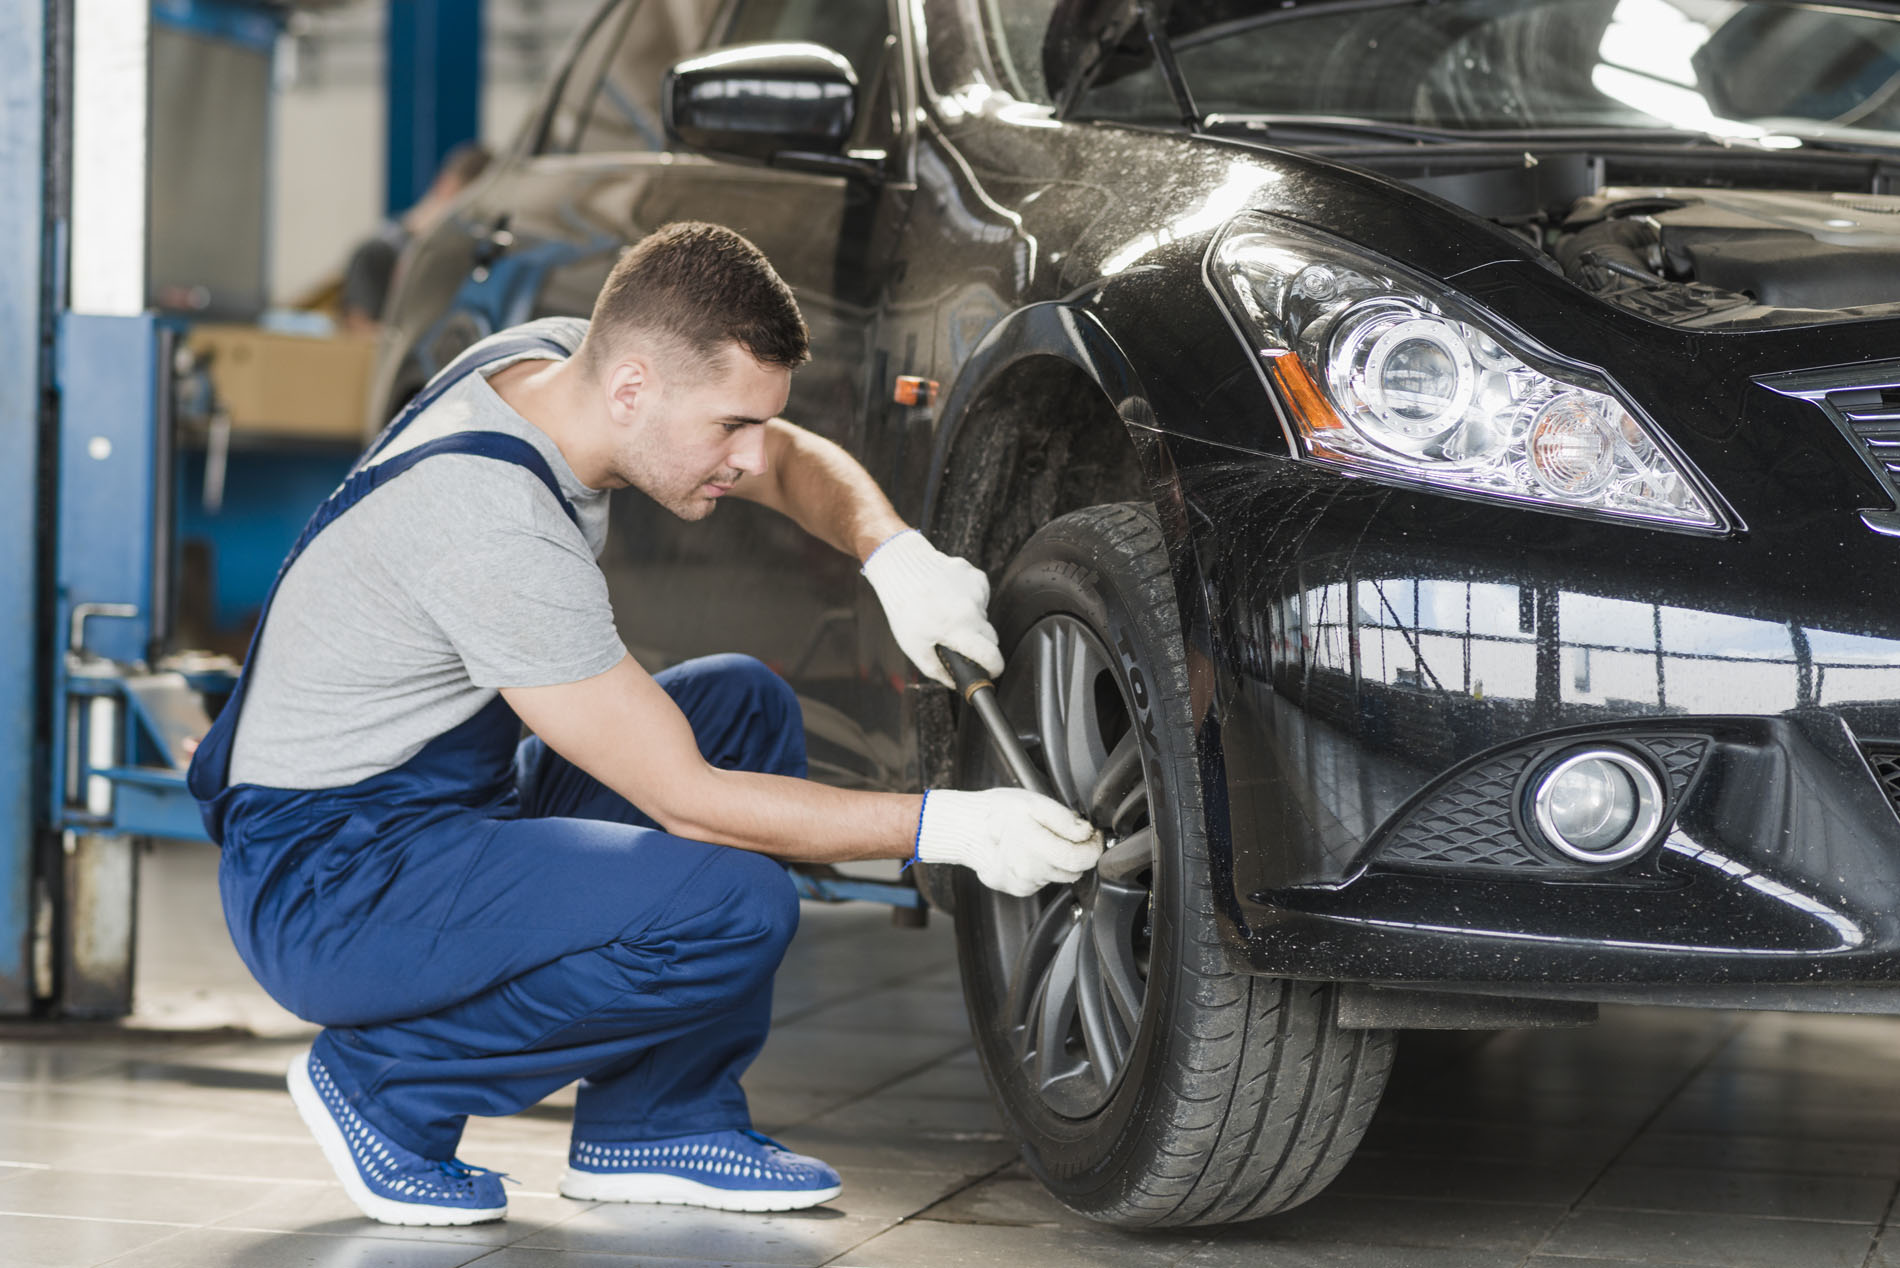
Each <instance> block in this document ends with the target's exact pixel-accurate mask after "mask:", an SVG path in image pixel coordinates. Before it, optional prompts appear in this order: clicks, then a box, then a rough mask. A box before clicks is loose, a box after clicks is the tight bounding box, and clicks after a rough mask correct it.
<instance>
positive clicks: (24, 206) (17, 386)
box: [0, 0, 49, 1015]
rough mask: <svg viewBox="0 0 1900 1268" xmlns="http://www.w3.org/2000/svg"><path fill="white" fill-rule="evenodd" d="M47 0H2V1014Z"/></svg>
mask: <svg viewBox="0 0 1900 1268" xmlns="http://www.w3.org/2000/svg"><path fill="white" fill-rule="evenodd" d="M48 8H49V6H48V4H47V3H46V0H0V30H4V31H6V32H8V34H7V37H6V38H5V39H3V40H0V189H4V190H6V191H7V194H6V197H4V198H0V1015H7V1014H19V1013H24V1012H26V1011H27V1010H28V1009H29V1008H31V1006H32V1004H33V995H34V989H33V988H34V983H33V980H32V977H33V975H32V971H31V970H32V943H33V910H34V904H33V900H32V896H33V848H34V831H35V825H36V823H37V820H38V816H37V814H36V813H35V810H36V806H35V802H34V795H35V792H36V790H37V787H38V780H37V778H36V771H35V766H36V765H37V762H38V760H39V753H40V745H39V735H38V726H37V721H38V715H39V691H40V685H41V680H42V676H43V675H42V672H41V671H42V668H43V666H42V663H41V657H40V648H39V645H38V638H39V631H40V618H41V617H42V615H43V614H42V613H41V612H40V582H39V550H40V520H41V512H40V465H41V443H42V434H41V390H42V386H43V384H42V379H41V376H42V373H43V371H44V365H45V359H44V355H43V353H44V349H45V344H44V339H45V332H46V325H45V319H46V312H45V307H44V298H45V291H46V288H45V278H44V273H45V256H46V197H47V191H46V172H47V163H48V159H47V155H46V153H45V137H46V127H47V113H48V112H47V96H48V93H47V82H46V66H47V63H48V57H47V49H48V25H47V12H48Z"/></svg>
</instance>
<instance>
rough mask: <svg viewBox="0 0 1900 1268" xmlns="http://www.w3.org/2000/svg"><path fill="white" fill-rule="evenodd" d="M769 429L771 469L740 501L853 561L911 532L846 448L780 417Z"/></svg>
mask: <svg viewBox="0 0 1900 1268" xmlns="http://www.w3.org/2000/svg"><path fill="white" fill-rule="evenodd" d="M766 426H767V427H768V428H770V429H771V434H770V435H769V437H768V452H769V453H770V455H771V467H770V469H769V470H768V471H767V473H766V475H765V476H764V477H762V478H761V479H759V480H758V481H756V482H754V481H750V480H746V481H741V482H740V484H739V485H738V487H737V488H736V489H734V491H733V492H734V493H735V494H736V495H737V496H739V497H744V498H747V499H749V500H751V501H754V502H758V503H760V504H761V505H764V506H769V507H771V508H772V509H773V510H775V511H778V512H780V513H781V514H784V515H786V516H789V517H790V518H791V519H792V520H793V521H794V522H795V523H797V524H798V526H799V527H800V528H802V529H804V530H805V531H806V532H808V533H810V534H811V535H812V536H813V537H816V538H818V539H819V540H820V541H823V542H826V543H828V544H829V545H831V546H833V547H835V548H836V549H838V550H841V551H843V552H844V553H845V554H847V555H850V556H851V557H852V558H853V559H859V560H862V559H864V558H866V557H867V556H869V555H870V553H871V552H872V551H874V550H876V549H877V547H878V545H879V543H881V542H883V541H885V540H886V539H888V538H889V537H890V536H891V535H892V534H894V533H901V532H902V531H904V529H905V528H907V527H909V525H907V524H905V523H904V521H903V519H902V518H900V517H899V516H898V514H897V511H896V509H895V508H894V507H892V506H891V502H890V499H889V498H887V497H885V496H884V491H883V490H882V489H880V488H878V485H877V481H876V480H874V479H872V477H871V473H870V472H868V471H866V470H865V469H864V468H863V466H861V465H860V464H859V463H858V460H857V459H855V458H853V457H852V456H851V455H850V454H848V453H846V452H845V451H844V450H843V449H842V448H840V447H839V446H837V445H835V444H833V443H832V442H830V441H829V440H826V439H825V438H824V437H823V436H818V435H814V434H813V433H811V432H808V431H806V430H805V429H804V428H802V427H799V426H797V425H796V424H793V423H788V422H786V421H785V420H784V419H782V418H775V419H772V420H771V421H770V422H769V423H767V424H766Z"/></svg>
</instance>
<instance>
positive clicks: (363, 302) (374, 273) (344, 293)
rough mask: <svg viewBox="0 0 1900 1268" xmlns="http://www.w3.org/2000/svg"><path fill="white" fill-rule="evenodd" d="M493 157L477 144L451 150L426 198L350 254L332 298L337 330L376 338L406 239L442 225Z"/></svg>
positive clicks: (385, 223) (388, 221)
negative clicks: (333, 299)
mask: <svg viewBox="0 0 1900 1268" xmlns="http://www.w3.org/2000/svg"><path fill="white" fill-rule="evenodd" d="M492 157H493V156H492V155H491V154H489V152H488V149H487V147H485V146H483V145H482V144H481V142H479V141H464V142H462V143H461V144H460V145H458V146H456V147H455V148H454V149H452V150H450V151H449V152H448V153H447V154H446V155H444V156H443V158H442V165H441V166H440V167H439V168H437V169H436V173H435V179H434V180H433V181H431V182H430V183H429V189H428V192H427V193H425V194H423V196H422V197H421V198H420V199H418V200H417V202H416V204H415V206H413V207H411V208H409V210H407V211H405V212H403V213H402V214H401V215H399V216H393V217H391V218H390V219H388V220H385V221H384V222H383V223H382V225H381V226H379V227H378V228H377V230H376V232H375V233H374V234H372V235H371V236H370V237H369V238H367V239H365V240H364V241H363V242H362V243H360V244H359V245H358V246H357V248H356V249H355V250H354V251H352V252H351V253H350V262H349V264H348V265H346V266H345V267H344V270H343V282H342V288H341V293H340V295H339V296H338V297H337V311H338V317H339V320H338V325H339V326H340V327H341V328H342V329H344V330H347V331H349V332H351V333H353V334H365V335H373V334H375V333H376V331H377V329H378V328H379V327H380V326H381V324H382V319H383V306H384V304H386V303H387V302H388V300H389V289H390V282H391V280H392V279H393V278H394V277H395V275H396V259H397V257H399V256H400V255H401V254H402V249H403V248H404V247H405V246H407V245H409V241H410V239H412V238H416V237H420V236H421V235H423V234H425V233H427V232H429V230H431V229H433V228H435V226H436V225H438V224H440V223H441V222H442V218H443V217H444V216H446V215H448V212H449V208H450V207H452V206H453V205H454V204H455V200H456V199H457V198H459V197H460V196H461V194H462V191H463V190H465V189H467V188H468V187H469V186H470V185H472V184H474V183H475V179H476V177H478V176H480V175H481V174H482V172H483V170H484V169H486V168H487V166H488V162H489V159H490V158H492Z"/></svg>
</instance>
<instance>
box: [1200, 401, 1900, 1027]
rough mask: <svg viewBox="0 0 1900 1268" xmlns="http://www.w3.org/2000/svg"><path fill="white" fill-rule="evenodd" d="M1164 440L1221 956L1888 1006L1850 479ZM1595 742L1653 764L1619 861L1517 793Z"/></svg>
mask: <svg viewBox="0 0 1900 1268" xmlns="http://www.w3.org/2000/svg"><path fill="white" fill-rule="evenodd" d="M1169 447H1170V451H1171V457H1172V459H1173V461H1174V464H1175V467H1176V470H1177V471H1179V472H1180V476H1181V487H1182V489H1183V490H1184V492H1185V497H1186V509H1187V510H1188V512H1189V513H1188V514H1187V515H1186V516H1185V517H1184V518H1185V522H1186V525H1187V533H1186V538H1185V541H1184V543H1183V545H1184V546H1185V547H1186V550H1185V551H1184V552H1183V553H1184V556H1185V557H1186V566H1185V567H1182V568H1181V569H1180V570H1179V571H1180V572H1181V573H1182V574H1183V575H1185V576H1188V577H1192V578H1193V582H1194V585H1195V586H1196V587H1197V588H1198V591H1199V593H1198V595H1196V596H1195V598H1196V600H1197V601H1195V602H1190V603H1189V604H1187V605H1186V606H1187V607H1188V608H1189V609H1190V611H1191V612H1196V613H1198V615H1193V616H1190V619H1189V625H1190V630H1189V635H1190V641H1191V645H1192V646H1194V647H1196V649H1197V650H1198V651H1199V652H1201V653H1202V654H1203V655H1204V656H1205V661H1204V669H1203V678H1204V680H1205V681H1206V682H1207V683H1208V684H1209V686H1208V690H1207V692H1206V699H1207V701H1208V704H1207V707H1206V709H1205V711H1204V714H1203V718H1202V723H1201V740H1202V745H1203V751H1204V754H1205V756H1206V759H1207V760H1206V762H1205V764H1204V771H1205V772H1206V773H1207V775H1208V776H1209V778H1210V781H1211V782H1218V784H1219V788H1218V789H1217V790H1210V791H1213V792H1214V793H1215V795H1212V796H1210V798H1209V801H1210V806H1211V807H1213V810H1212V812H1211V813H1210V815H1209V827H1210V830H1211V832H1212V834H1213V838H1214V847H1215V855H1216V858H1217V860H1218V862H1217V869H1218V870H1220V871H1221V872H1223V873H1225V876H1224V879H1225V880H1226V881H1227V884H1226V885H1224V886H1223V894H1224V896H1225V897H1226V898H1228V899H1229V900H1230V901H1228V903H1227V904H1226V907H1225V911H1224V917H1225V923H1226V931H1227V934H1228V938H1229V945H1230V950H1231V951H1232V952H1233V953H1234V955H1235V956H1236V958H1237V960H1238V961H1240V962H1242V963H1245V964H1246V965H1247V966H1249V967H1250V968H1251V969H1252V970H1253V971H1255V972H1258V973H1262V974H1270V975H1274V976H1285V977H1298V978H1311V979H1325V980H1343V981H1363V982H1380V983H1414V984H1432V985H1434V986H1446V985H1459V986H1462V987H1464V988H1466V989H1483V990H1492V991H1495V992H1496V993H1504V994H1527V995H1535V994H1548V995H1559V996H1569V997H1581V998H1600V999H1617V998H1664V997H1669V998H1672V999H1674V1000H1675V1002H1705V1003H1712V1002H1721V1003H1728V1004H1735V1005H1743V1006H1746V1005H1751V1004H1752V1005H1755V1006H1772V1007H1800V1006H1804V1005H1803V1004H1802V1003H1801V1002H1800V996H1801V993H1802V991H1806V990H1811V989H1813V988H1842V987H1853V988H1861V987H1871V988H1874V989H1873V990H1872V991H1871V992H1868V991H1863V992H1861V993H1860V994H1859V995H1855V994H1854V993H1853V992H1852V991H1849V992H1847V993H1841V992H1840V991H1838V990H1836V991H1835V992H1834V993H1833V994H1831V995H1828V996H1827V999H1828V1000H1829V1001H1830V1002H1827V1003H1822V1004H1812V1005H1807V1006H1816V1007H1840V1008H1846V1007H1854V1008H1871V1009H1876V1010H1879V1011H1889V1010H1892V1011H1900V991H1896V992H1893V994H1892V996H1891V998H1890V999H1888V998H1886V997H1882V996H1881V995H1880V993H1881V991H1882V990H1884V989H1885V988H1888V987H1891V986H1896V985H1900V815H1896V811H1895V805H1896V802H1895V801H1894V800H1893V799H1892V797H1891V796H1890V789H1889V788H1888V787H1887V786H1886V785H1884V784H1883V781H1882V778H1881V776H1880V774H1879V772H1878V771H1877V769H1876V768H1877V767H1880V766H1881V765H1882V757H1883V755H1884V754H1886V753H1888V752H1900V603H1894V602H1892V601H1891V600H1890V599H1888V598H1887V595H1886V589H1887V588H1886V587H1885V586H1883V585H1880V584H1878V583H1877V582H1876V581H1875V579H1877V578H1879V577H1882V576H1892V575H1895V568H1896V565H1900V542H1896V541H1894V540H1892V539H1888V538H1883V537H1879V536H1877V535H1875V534H1873V533H1870V532H1867V531H1866V530H1865V529H1864V528H1863V527H1862V526H1861V525H1860V523H1859V522H1858V520H1857V519H1855V518H1854V517H1852V516H1851V515H1843V514H1840V513H1839V512H1838V508H1835V509H1831V510H1830V512H1829V513H1828V514H1825V515H1821V514H1817V515H1815V516H1814V517H1812V518H1811V519H1810V520H1808V521H1807V522H1805V523H1800V524H1788V525H1783V526H1781V527H1779V528H1775V529H1770V530H1761V529H1756V530H1755V531H1752V532H1751V533H1749V534H1746V535H1742V536H1739V537H1736V538H1731V539H1726V540H1707V539H1696V538H1692V537H1689V536H1687V535H1683V534H1672V533H1664V532H1656V531H1652V530H1643V529H1637V528H1630V527H1624V526H1619V525H1611V524H1604V523H1593V522H1589V521H1582V520H1573V519H1566V518H1561V517H1557V516H1551V515H1542V514H1537V513H1535V512H1528V511H1523V510H1518V509H1512V508H1505V507H1493V506H1488V505H1484V504H1480V503H1475V502H1463V501H1454V500H1451V499H1446V498H1442V497H1436V496H1433V495H1431V494H1426V493H1420V492H1414V491H1410V490H1405V489H1395V488H1392V487H1390V486H1383V485H1375V484H1372V483H1371V482H1368V481H1364V480H1358V479H1353V478H1350V477H1346V476H1342V475H1340V474H1338V473H1336V472H1332V471H1327V470H1322V469H1319V468H1316V467H1313V466H1310V465H1308V464H1304V463H1297V462H1289V461H1288V460H1286V459H1284V458H1280V457H1273V456H1260V457H1257V458H1255V457H1246V458H1240V457H1238V456H1237V455H1236V454H1235V452H1234V451H1233V450H1231V449H1225V448H1221V449H1214V448H1212V447H1206V448H1197V447H1196V445H1195V444H1194V443H1192V442H1189V441H1185V440H1183V439H1181V438H1179V437H1174V438H1171V439H1170V441H1169ZM1599 742H1607V743H1611V744H1615V745H1618V746H1620V747H1623V748H1625V749H1628V750H1631V751H1634V752H1636V753H1639V754H1641V755H1644V756H1645V757H1646V758H1647V759H1649V760H1651V761H1652V762H1653V764H1654V765H1655V767H1656V769H1657V773H1658V774H1659V775H1660V776H1662V777H1663V779H1664V783H1665V785H1666V786H1667V788H1668V789H1669V804H1668V825H1669V826H1668V828H1667V830H1666V831H1665V832H1664V833H1663V834H1662V835H1661V837H1660V839H1659V841H1658V843H1657V844H1656V845H1655V846H1654V847H1653V848H1651V849H1649V850H1647V851H1645V852H1644V853H1643V854H1642V855H1640V856H1638V857H1637V858H1635V859H1632V860H1629V861H1628V862H1626V863H1621V864H1616V865H1608V866H1602V865H1582V864H1577V863H1575V862H1574V861H1571V860H1566V859H1563V858H1561V857H1558V856H1555V855H1554V854H1553V853H1552V852H1551V851H1549V850H1548V849H1540V848H1538V845H1539V843H1538V842H1537V840H1536V836H1535V834H1534V833H1533V832H1529V831H1527V829H1526V828H1525V825H1524V823H1523V797H1524V790H1525V787H1526V771H1527V769H1529V768H1530V767H1532V766H1534V765H1535V762H1536V760H1537V755H1538V754H1548V753H1550V752H1552V751H1554V750H1556V749H1560V748H1562V747H1564V746H1566V745H1575V744H1581V743H1599ZM1892 791H1894V792H1900V787H1896V788H1895V789H1893V790H1892ZM1696 988H1707V989H1700V990H1698V989H1696ZM1877 997H1878V998H1877ZM1815 998H1820V997H1819V996H1816V997H1815ZM1848 1001H1852V1002H1848Z"/></svg>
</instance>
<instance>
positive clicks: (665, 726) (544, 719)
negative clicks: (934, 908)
mask: <svg viewBox="0 0 1900 1268" xmlns="http://www.w3.org/2000/svg"><path fill="white" fill-rule="evenodd" d="M502 696H503V698H504V699H506V700H507V701H508V704H509V706H510V707H511V708H513V709H514V711H515V714H516V715H517V716H518V717H519V718H520V719H521V720H522V721H523V722H525V723H527V725H528V728H529V729H530V730H532V731H533V732H534V733H535V734H536V735H539V736H540V737H541V739H542V740H543V741H544V742H546V744H547V745H548V747H550V748H552V749H553V750H554V751H555V752H557V753H559V754H560V755H561V756H563V757H565V758H566V759H567V760H568V761H570V762H572V763H574V765H576V766H578V767H580V768H581V769H582V770H584V771H586V772H587V773H588V774H589V775H592V776H593V777H594V778H595V779H597V780H599V781H600V782H601V783H603V784H605V785H606V786H607V787H608V788H610V789H612V790H613V791H614V792H617V793H619V794H620V795H621V796H622V797H624V798H626V799H627V801H629V802H630V803H632V804H633V805H636V806H638V807H640V809H642V810H644V811H645V812H646V813H647V814H649V815H651V816H653V819H654V821H655V822H657V823H658V824H659V825H660V827H662V828H663V829H665V830H666V831H668V832H670V833H672V834H673V835H674V836H682V837H689V838H691V839H693V840H696V841H710V842H713V843H714V844H718V845H734V846H738V847H740V848H742V849H747V850H757V851H759V852H761V853H764V854H771V855H774V856H776V857H779V858H785V859H799V860H808V861H813V862H843V861H845V860H847V859H886V858H909V857H910V854H911V849H912V846H913V844H914V843H915V841H916V839H917V819H918V816H919V814H920V813H921V812H922V810H923V804H922V801H923V799H922V798H921V797H919V796H916V795H914V794H906V793H871V792H847V791H845V790H844V789H840V788H828V787H826V786H825V785H823V784H817V783H813V782H811V781H810V780H804V779H791V778H788V777H786V776H783V775H763V774H756V773H753V772H750V771H731V770H725V769H722V768H720V767H716V766H712V765H710V764H708V763H707V761H706V759H705V758H704V757H703V756H701V754H700V751H699V745H698V744H697V742H696V741H695V740H694V738H693V729H692V725H691V723H689V722H688V721H687V720H686V715H685V714H683V713H681V712H680V709H679V706H678V705H677V704H675V703H674V701H673V698H672V697H671V696H669V695H667V694H666V691H665V689H664V688H662V687H661V686H660V684H659V683H657V682H655V681H654V680H653V678H652V677H651V676H650V675H649V674H648V673H647V672H646V671H645V670H644V669H642V668H640V665H639V663H638V662H637V661H635V660H634V659H633V657H631V656H627V657H625V658H623V659H622V660H621V661H620V663H619V664H617V665H615V666H614V667H613V668H612V669H609V670H607V671H606V672H605V673H602V674H596V675H595V676H594V677H592V678H587V679H583V680H581V681H580V682H571V683H561V684H558V685H555V686H547V687H504V688H503V689H502ZM636 737H637V742H636Z"/></svg>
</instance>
